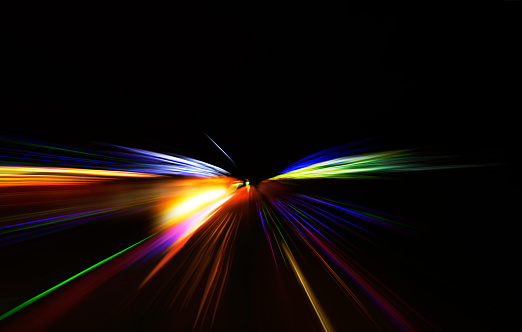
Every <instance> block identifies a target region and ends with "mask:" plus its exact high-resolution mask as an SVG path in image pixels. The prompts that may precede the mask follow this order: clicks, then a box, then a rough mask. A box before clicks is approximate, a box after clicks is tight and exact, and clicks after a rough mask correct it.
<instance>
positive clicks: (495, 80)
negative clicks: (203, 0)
mask: <svg viewBox="0 0 522 332" xmlns="http://www.w3.org/2000/svg"><path fill="white" fill-rule="evenodd" d="M515 4H516V3H515V2H505V3H503V4H501V5H500V6H499V7H495V8H476V7H466V8H457V7H446V8H442V7H435V6H423V7H397V6H393V7H391V6H389V7H382V6H380V5H371V6H368V7H357V6H353V5H349V4H348V5H345V6H344V7H337V8H333V7H328V8H327V7H326V6H324V7H322V8H317V7H306V6H296V7H294V6H287V7H285V6H282V5H277V6H272V5H266V4H265V5H258V6H254V5H250V6H244V5H243V6H241V5H240V6H232V5H231V6H229V7H221V6H216V5H194V6H192V7H190V8H187V7H168V8H166V7H162V8H159V7H158V8H156V7H153V6H149V7H148V8H143V7H141V6H131V5H125V6H121V7H120V6H113V7H107V6H100V7H94V6H85V7H82V6H79V5H78V6H74V7H67V6H65V7H64V6H56V7H48V6H47V5H40V7H28V8H19V9H18V10H17V11H16V12H13V15H11V17H10V19H9V20H7V21H6V22H5V24H4V31H6V36H5V38H4V39H3V52H2V53H3V55H4V59H3V62H2V67H3V70H2V80H3V81H4V87H3V88H2V92H3V97H2V110H1V118H0V133H1V134H8V135H13V136H18V137H25V138H33V139H38V140H42V141H48V142H55V143H60V144H68V145H72V146H75V145H82V144H84V145H89V144H92V146H96V145H95V143H96V142H106V143H116V144H122V145H127V146H133V147H140V148H146V149H151V150H155V151H159V152H174V153H181V154H184V155H187V156H192V157H196V158H198V159H201V160H204V161H207V162H211V163H213V164H215V165H219V166H222V167H224V168H227V169H229V170H232V171H233V174H234V175H237V176H239V177H247V178H250V179H253V180H254V181H256V180H262V179H264V178H266V177H268V176H271V175H274V174H275V173H276V172H277V171H279V170H281V169H282V168H284V167H285V166H287V165H288V164H289V163H292V162H294V161H296V160H297V159H300V158H302V157H304V156H306V155H308V154H311V153H314V152H316V151H317V150H320V149H323V148H327V147H331V146H334V145H337V144H341V143H347V142H350V141H354V140H358V139H364V138H377V139H378V141H379V142H380V144H382V143H383V142H384V144H385V145H388V146H389V147H422V148H425V149H431V150H434V151H443V152H445V153H448V154H455V155H460V156H464V158H467V157H468V156H469V158H470V160H472V161H473V162H476V161H485V162H489V163H490V162H492V161H493V162H494V163H495V164H496V166H495V167H486V168H481V169H479V170H477V169H474V170H471V171H466V172H461V171H453V172H452V171H446V172H442V173H436V174H434V173H429V174H428V175H415V176H413V177H411V178H408V180H407V181H405V182H401V184H400V185H395V184H391V185H390V183H389V182H388V183H387V184H384V185H379V184H375V183H373V184H371V185H367V184H364V183H363V184H359V183H354V184H353V187H352V190H353V192H356V193H357V194H354V193H353V192H352V193H351V194H348V195H347V194H346V193H345V191H346V190H345V189H343V188H345V187H343V185H340V184H336V185H333V184H332V183H328V184H326V185H325V184H323V187H324V188H323V191H325V192H328V191H330V192H331V194H332V195H333V196H334V197H335V196H338V197H340V196H344V197H346V196H350V197H349V199H350V201H352V202H354V203H359V204H362V205H367V206H368V205H369V206H370V207H374V208H378V209H380V210H383V211H388V212H393V213H396V214H398V215H403V216H405V217H410V218H412V219H417V220H419V219H421V220H422V222H425V223H427V224H428V225H431V226H433V227H435V228H437V229H438V230H443V234H441V235H440V236H439V237H434V238H430V239H426V242H425V243H421V242H422V241H423V240H422V239H419V240H417V243H415V245H417V246H418V249H417V250H416V251H415V250H414V252H412V251H411V250H409V249H408V248H409V246H408V245H409V244H405V245H404V248H403V249H402V250H403V251H404V252H407V253H408V254H409V255H411V257H413V258H414V260H416V261H419V262H423V263H422V264H421V266H418V267H417V268H418V269H419V271H421V272H418V271H417V272H416V274H415V275H417V277H413V278H414V279H415V278H420V277H418V276H419V275H423V276H425V277H426V279H424V280H422V281H421V280H418V281H419V283H418V284H419V285H420V284H422V285H424V286H422V287H425V288H427V289H429V290H430V292H432V293H437V294H439V295H440V296H441V297H442V298H444V299H445V300H444V301H441V303H451V302H452V301H451V298H452V297H454V298H455V301H454V303H453V305H454V306H455V307H456V308H457V309H456V312H460V313H462V312H464V313H465V314H466V315H469V316H471V317H472V320H475V321H479V325H480V324H483V325H484V326H487V327H490V328H492V329H494V326H495V324H503V323H505V322H506V321H507V320H509V318H510V317H511V315H512V313H514V310H513V308H512V307H511V306H510V304H509V298H510V297H511V295H510V294H513V293H514V291H515V289H514V288H513V287H514V286H513V285H514V280H515V275H514V271H515V270H514V268H513V265H514V264H515V263H516V260H515V259H514V258H513V255H514V253H515V249H514V247H515V246H516V245H515V244H516V242H517V241H515V239H514V235H513V234H514V229H515V228H514V226H515V225H514V223H515V220H516V218H515V217H514V213H513V211H514V207H515V206H516V205H515V199H514V195H513V193H514V185H513V182H514V172H513V168H511V167H510V166H509V165H510V163H511V162H512V159H513V158H512V157H511V156H512V155H514V154H516V149H515V139H516V137H515V136H516V135H515V133H516V130H517V129H518V128H517V125H516V122H515V115H516V113H517V111H518V110H519V108H520V102H519V100H518V98H517V97H518V94H519V90H520V87H519V85H520V84H519V80H520V78H519V77H520V76H519V74H520V70H519V69H520V68H519V66H520V65H519V63H518V62H517V61H516V60H517V58H519V55H520V54H519V52H518V53H517V51H516V46H517V43H518V40H519V36H520V32H521V28H520V20H519V19H518V17H519V11H518V8H517V7H516V6H514V5H515ZM202 132H205V133H207V134H208V135H209V136H210V137H212V139H214V140H215V141H216V142H217V143H218V144H219V145H220V146H221V147H222V148H223V149H224V150H225V151H226V152H227V153H228V154H229V155H230V156H231V157H232V159H234V161H235V162H236V164H237V165H238V167H237V168H234V167H232V166H231V165H230V164H229V163H228V162H227V160H226V158H225V157H224V156H223V155H222V154H221V152H220V151H219V150H218V149H216V148H215V147H214V146H213V145H212V144H211V143H210V142H209V140H208V139H207V138H206V137H205V136H204V135H203V134H202ZM319 187H321V186H319ZM404 273H406V274H407V273H408V272H404ZM419 287H421V286H419ZM425 305H426V304H425ZM441 305H442V304H441ZM427 306H429V305H427ZM437 310H439V309H437V308H432V312H435V313H436V312H437ZM433 316H434V319H435V320H440V322H439V323H440V324H442V325H443V326H446V327H448V326H451V325H452V323H451V321H452V319H456V320H457V321H458V320H459V319H460V318H458V317H459V314H455V315H454V316H451V315H449V316H448V315H446V316H445V315H442V316H440V317H439V316H438V315H437V314H433ZM462 321H465V320H462ZM462 321H461V322H460V324H461V325H462V324H465V323H462ZM461 325H459V324H456V325H455V326H461ZM450 330H451V329H450ZM456 330H458V328H456Z"/></svg>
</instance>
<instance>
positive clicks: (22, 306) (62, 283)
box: [0, 235, 153, 320]
mask: <svg viewBox="0 0 522 332" xmlns="http://www.w3.org/2000/svg"><path fill="white" fill-rule="evenodd" d="M151 236H153V235H151ZM151 236H149V237H147V238H145V239H143V240H141V241H138V242H136V243H134V244H133V245H131V246H129V247H127V248H125V249H123V250H121V251H119V252H117V253H115V254H114V255H112V256H109V257H107V258H105V259H104V260H101V261H99V262H98V263H96V264H94V265H91V266H90V267H88V268H86V269H85V270H83V271H81V272H78V273H77V274H75V275H73V276H72V277H70V278H68V279H66V280H64V281H62V282H60V283H59V284H57V285H55V286H53V287H51V288H49V289H48V290H46V291H44V292H42V293H40V294H38V295H36V296H34V297H32V298H30V299H29V300H27V301H25V302H23V303H22V304H20V305H18V306H16V307H14V308H13V309H11V310H9V311H8V312H6V313H4V314H2V315H1V316H0V320H3V319H4V318H7V317H9V316H11V315H12V314H14V313H15V312H17V311H19V310H21V309H23V308H25V307H26V306H28V305H30V304H31V303H33V302H35V301H37V300H39V299H41V298H42V297H44V296H46V295H48V294H49V293H51V292H52V291H54V290H56V289H57V288H59V287H61V286H63V285H65V284H66V283H68V282H70V281H72V280H74V279H76V278H78V277H79V276H81V275H83V274H85V273H87V272H89V271H91V270H92V269H94V268H96V267H98V266H100V265H102V264H103V263H105V262H107V261H109V260H111V259H113V258H114V257H116V256H118V255H121V254H122V253H124V252H126V251H127V250H129V249H131V248H133V247H135V246H137V245H138V244H140V243H142V242H143V241H145V240H147V239H149V238H150V237H151Z"/></svg>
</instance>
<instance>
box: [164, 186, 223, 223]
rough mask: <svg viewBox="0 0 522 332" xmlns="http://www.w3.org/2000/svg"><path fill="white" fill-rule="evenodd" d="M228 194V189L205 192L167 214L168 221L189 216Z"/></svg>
mask: <svg viewBox="0 0 522 332" xmlns="http://www.w3.org/2000/svg"><path fill="white" fill-rule="evenodd" d="M226 193H227V190H226V189H216V190H210V191H207V192H204V193H202V194H199V195H197V196H193V197H190V198H189V199H187V200H186V201H184V202H182V203H180V204H177V205H176V206H174V207H173V208H172V209H171V210H170V211H169V213H168V214H167V220H171V219H176V218H178V217H182V216H184V215H187V214H189V213H191V212H193V211H195V210H197V209H199V208H200V207H201V206H202V205H204V204H206V203H210V202H212V201H215V200H217V199H219V198H221V197H223V196H225V195H226Z"/></svg>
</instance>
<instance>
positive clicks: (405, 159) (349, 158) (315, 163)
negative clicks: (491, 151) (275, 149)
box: [270, 144, 476, 180]
mask: <svg viewBox="0 0 522 332" xmlns="http://www.w3.org/2000/svg"><path fill="white" fill-rule="evenodd" d="M351 145H352V144H350V145H343V146H339V147H335V148H330V149H327V150H323V151H320V152H317V153H315V154H312V155H310V156H308V157H306V158H303V159H301V160H300V161H298V162H296V163H294V164H292V166H290V167H288V168H286V169H284V170H283V171H281V172H280V173H279V174H278V175H276V176H274V177H272V178H270V180H283V179H286V180H292V179H293V180H299V179H313V178H337V179H350V178H366V177H376V174H377V173H393V172H411V171H426V170H440V169H447V168H459V167H472V166H476V165H460V164H459V165H457V164H438V165H437V164H435V162H436V161H437V160H438V159H441V157H432V156H418V155H415V154H414V153H413V151H409V150H391V151H377V152H372V153H364V154H354V153H358V152H361V151H364V150H370V148H360V149H351V150H348V149H346V148H347V147H348V146H351Z"/></svg>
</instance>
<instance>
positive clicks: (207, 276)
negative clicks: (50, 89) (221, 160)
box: [0, 137, 463, 331]
mask: <svg viewBox="0 0 522 332" xmlns="http://www.w3.org/2000/svg"><path fill="white" fill-rule="evenodd" d="M209 139H210V137H209ZM1 140H2V142H3V146H2V148H1V149H0V151H1V157H0V159H1V160H0V187H1V188H2V190H3V191H2V192H0V197H1V198H2V201H1V202H2V203H1V208H2V210H1V211H2V215H0V248H5V249H3V250H6V252H9V250H11V249H12V248H14V249H12V250H14V251H16V250H23V248H24V247H27V248H29V247H30V244H31V243H32V242H33V241H37V240H38V241H40V240H41V241H47V240H46V239H48V240H49V241H53V237H54V236H58V234H60V236H67V234H68V232H71V230H73V229H84V228H85V227H88V226H89V225H91V226H93V227H94V226H96V225H101V223H104V222H106V221H107V222H111V220H115V219H114V218H119V217H122V218H129V219H124V220H130V218H142V217H138V216H143V215H144V214H146V215H147V216H149V218H150V219H149V220H150V221H151V222H150V223H149V224H148V226H147V232H146V234H143V236H142V238H140V239H138V240H134V241H128V243H127V244H126V245H124V246H123V247H121V248H120V249H117V250H113V251H108V252H107V253H106V254H105V256H104V257H103V258H102V259H99V260H98V261H97V262H94V263H92V261H91V263H87V262H86V263H85V264H84V265H83V267H81V268H77V269H71V270H70V271H69V272H68V273H64V274H60V275H64V277H62V278H61V279H60V278H56V279H55V280H54V281H53V283H52V285H51V286H47V288H45V287H44V285H45V284H46V283H40V284H38V285H37V287H36V288H34V287H27V289H28V291H27V292H24V293H23V294H22V295H16V296H15V295H13V296H12V297H10V298H9V299H7V300H6V301H4V304H3V305H2V306H1V308H0V309H1V310H2V312H0V320H1V321H2V322H1V323H2V324H3V325H4V327H5V329H6V331H39V330H44V329H48V328H49V329H51V330H52V329H53V326H55V325H53V324H59V322H60V319H62V318H63V317H64V316H65V315H66V314H67V313H68V312H69V311H71V310H73V308H74V307H75V306H79V305H80V304H81V303H82V302H83V301H85V300H86V299H87V298H88V297H89V294H90V293H91V292H95V291H96V290H97V289H99V288H102V287H103V285H104V284H105V283H108V282H109V281H110V280H111V278H113V277H114V278H115V277H116V276H120V275H122V274H125V273H132V271H135V270H133V269H137V268H138V267H143V269H144V270H141V272H140V273H137V274H136V275H139V278H137V279H139V280H136V281H135V282H134V281H133V282H134V283H132V282H131V286H130V288H131V290H130V291H129V292H130V293H132V294H134V295H132V296H131V297H133V298H136V299H137V298H138V297H140V296H141V298H142V299H143V295H141V294H149V293H150V297H149V298H148V299H147V300H146V301H145V302H146V303H145V304H144V305H145V307H146V308H148V307H150V306H153V305H154V303H155V302H156V301H159V298H161V297H162V296H168V301H167V302H166V303H167V304H166V305H165V306H164V309H163V310H164V311H165V313H166V312H169V310H170V311H172V310H174V308H175V310H177V311H180V312H181V310H183V308H187V307H192V308H193V311H187V313H188V314H187V315H188V316H190V317H191V318H190V320H191V324H190V328H191V329H204V328H207V329H212V328H213V326H214V324H215V322H216V319H217V318H216V317H218V316H219V315H218V313H219V308H220V303H222V302H223V299H224V298H225V297H226V292H227V289H228V288H227V284H228V281H229V278H230V275H231V274H232V272H231V271H232V269H233V266H234V265H233V264H234V256H235V254H236V252H235V248H236V243H237V241H238V239H239V237H240V236H241V234H242V233H241V231H240V229H241V227H244V226H242V225H245V223H246V221H245V220H249V222H250V223H253V224H254V225H259V228H257V229H259V230H262V234H263V236H264V238H265V239H266V242H265V244H264V246H265V247H266V248H267V250H269V253H270V257H271V260H272V262H273V266H274V267H275V270H274V271H275V273H278V274H281V275H283V274H285V273H286V272H284V271H289V272H291V274H293V276H294V282H295V283H296V284H298V285H299V287H300V289H301V290H302V294H303V296H304V297H305V298H306V299H307V301H308V302H309V304H310V306H309V308H311V311H310V313H313V315H314V316H315V318H316V321H317V322H318V324H317V328H318V329H322V330H324V331H334V330H335V329H336V326H335V323H334V322H335V321H338V318H335V317H334V316H331V315H330V313H329V312H328V310H326V309H325V306H324V304H325V302H324V298H322V297H321V296H318V294H319V295H320V294H321V287H320V285H318V283H317V282H316V281H313V280H315V277H314V276H310V275H308V274H307V273H308V272H309V271H308V269H307V268H304V267H306V266H307V262H306V260H305V259H304V258H303V257H313V259H315V260H316V262H317V264H319V265H320V266H321V267H322V268H323V269H324V271H323V272H324V273H325V275H327V276H328V277H329V278H330V279H329V282H331V283H333V284H335V285H337V287H338V289H339V290H340V291H341V292H343V294H344V295H345V297H346V303H351V304H352V305H353V306H354V307H355V308H356V310H357V311H358V312H359V313H360V314H361V315H362V316H364V317H365V319H366V321H367V322H368V324H369V326H373V327H374V328H376V329H377V328H383V326H384V328H389V327H390V326H392V327H393V328H394V329H397V330H401V331H413V330H419V329H422V328H423V327H426V326H431V324H430V323H429V322H428V321H427V320H426V319H425V318H424V317H423V316H422V315H421V314H420V313H418V312H417V311H416V310H415V309H414V308H413V307H412V306H410V305H409V304H408V303H407V302H406V301H405V300H403V299H402V298H401V296H400V295H398V294H396V292H394V291H393V290H392V289H389V288H388V287H387V286H386V285H385V284H384V283H383V282H382V281H381V280H379V278H378V277H376V276H374V275H373V274H372V273H371V272H370V271H369V270H367V269H366V268H365V267H364V266H362V265H361V264H360V263H359V262H358V261H357V259H356V258H354V257H353V256H352V253H353V252H355V251H357V249H358V245H359V243H365V244H367V245H369V246H371V247H375V248H381V249H382V248H383V247H385V244H383V243H382V241H381V239H380V237H379V234H380V232H383V231H384V232H390V233H392V234H400V235H404V236H415V234H416V233H417V232H419V231H421V229H422V227H421V226H419V224H416V223H413V222H409V221H405V220H402V219H400V218H398V217H394V216H391V215H388V214H385V213H382V212H379V211H376V210H373V209H369V208H365V207H362V206H358V205H355V204H350V203H348V202H342V201H338V200H333V199H331V198H328V197H322V196H316V195H310V194H305V193H299V191H298V190H296V189H294V187H292V188H290V187H288V186H286V185H285V184H284V183H283V182H281V181H280V180H296V181H305V180H307V179H321V178H339V179H350V178H361V177H365V176H370V177H371V176H377V175H379V174H382V173H393V172H408V171H422V170H437V169H443V168H450V167H462V166H463V165H451V164H445V165H444V164H441V163H438V164H437V163H435V162H434V160H433V159H429V158H427V157H423V156H419V155H416V154H415V153H414V152H412V151H408V150H394V151H376V152H369V150H370V149H369V148H364V147H363V148H355V147H354V146H356V145H354V144H348V145H344V146H340V147H334V148H331V149H327V150H323V151H321V152H318V153H315V154H313V155H311V156H308V157H306V158H304V159H302V160H300V161H298V162H296V163H295V164H293V165H291V166H289V167H288V168H286V169H284V170H283V171H282V172H281V173H280V174H278V175H276V176H274V177H272V178H270V179H267V180H265V181H262V182H260V183H259V184H257V185H256V186H253V185H251V184H250V183H249V181H248V180H244V179H237V178H234V177H232V176H231V175H230V173H229V172H228V171H226V170H224V169H222V168H220V167H217V166H214V165H211V164H209V163H206V162H203V161H199V160H196V159H193V158H188V157H184V156H181V155H176V154H165V153H159V152H152V151H147V150H143V149H137V148H130V147H123V146H116V145H109V146H111V147H112V148H115V149H116V150H113V151H103V152H100V151H88V150H82V149H75V148H70V147H65V146H58V145H53V144H45V143H41V142H35V141H31V140H24V139H15V138H11V137H2V138H1ZM212 142H213V143H214V144H215V145H216V146H217V147H218V148H219V149H220V150H221V151H222V152H223V153H224V154H225V155H226V157H227V158H228V159H229V160H230V161H231V162H232V164H234V165H235V163H234V162H233V161H232V159H231V158H230V157H229V156H228V155H227V154H226V153H225V152H224V151H223V150H222V149H221V148H220V147H219V146H218V145H217V144H216V143H215V142H214V141H212ZM136 180H139V181H136ZM24 188H27V190H25V189H24ZM24 209H25V210H24ZM133 216H135V217H133ZM118 225H120V224H118ZM118 227H122V226H118ZM255 230H256V228H255V227H254V228H252V231H253V232H254V231H255ZM35 243H36V242H35ZM65 249H66V248H65ZM384 250H386V249H384ZM307 271H308V272H307ZM267 273H268V272H267ZM169 276H170V277H169ZM47 284H48V283H47ZM153 289H154V290H155V291H154V290H153ZM31 292H32V295H30V296H28V295H27V294H29V293H31ZM24 296H25V297H24ZM195 299H196V301H195V302H196V303H195V304H194V300H195ZM45 301H47V302H45ZM39 302H43V303H45V304H48V305H40V306H38V305H36V304H37V303H39ZM131 302H132V301H131ZM135 302H143V300H142V301H138V300H135ZM133 303H134V302H133ZM33 305H34V307H33ZM130 305H131V304H129V303H127V304H125V306H130ZM174 312H176V311H174ZM332 318H335V319H333V320H332ZM383 320H386V321H387V322H388V323H386V324H389V325H383V323H382V322H383ZM187 328H188V327H187Z"/></svg>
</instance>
